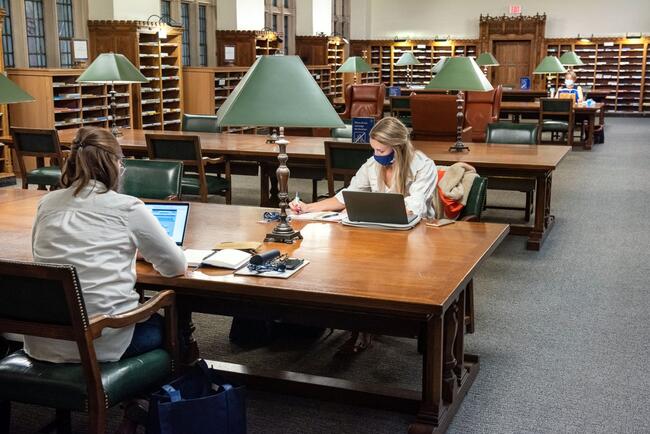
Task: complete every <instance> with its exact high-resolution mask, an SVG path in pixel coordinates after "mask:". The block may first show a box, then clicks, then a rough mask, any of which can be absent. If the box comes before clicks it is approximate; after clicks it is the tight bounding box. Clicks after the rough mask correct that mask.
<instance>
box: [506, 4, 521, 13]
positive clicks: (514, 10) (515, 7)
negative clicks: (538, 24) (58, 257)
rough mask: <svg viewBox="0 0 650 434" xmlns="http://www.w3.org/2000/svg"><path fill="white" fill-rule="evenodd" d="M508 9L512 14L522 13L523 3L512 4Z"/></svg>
mask: <svg viewBox="0 0 650 434" xmlns="http://www.w3.org/2000/svg"><path fill="white" fill-rule="evenodd" d="M508 11H509V13H510V14H512V15H521V5H510V6H509V7H508Z"/></svg>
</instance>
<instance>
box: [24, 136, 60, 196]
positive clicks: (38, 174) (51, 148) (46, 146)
mask: <svg viewBox="0 0 650 434" xmlns="http://www.w3.org/2000/svg"><path fill="white" fill-rule="evenodd" d="M11 135H12V137H13V148H14V152H15V153H16V160H18V167H19V168H20V177H21V179H22V185H23V188H25V189H26V188H28V187H29V184H36V185H38V188H39V190H44V189H45V186H50V188H52V187H53V188H56V187H58V185H59V182H60V181H61V167H62V165H63V161H64V154H63V152H62V151H61V144H60V143H59V136H58V134H57V132H56V130H42V129H36V128H12V129H11ZM25 157H35V158H36V166H37V167H36V169H33V170H30V171H27V168H26V165H25ZM46 158H49V159H50V165H49V166H45V159H46Z"/></svg>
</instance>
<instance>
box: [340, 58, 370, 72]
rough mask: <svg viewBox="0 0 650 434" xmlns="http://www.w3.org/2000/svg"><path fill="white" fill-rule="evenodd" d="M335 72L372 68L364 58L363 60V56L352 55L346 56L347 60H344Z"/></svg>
mask: <svg viewBox="0 0 650 434" xmlns="http://www.w3.org/2000/svg"><path fill="white" fill-rule="evenodd" d="M336 72H354V73H360V72H372V68H371V67H370V65H368V64H367V63H366V61H365V60H363V57H359V56H352V57H348V60H346V61H345V63H343V65H341V66H340V67H339V69H337V70H336Z"/></svg>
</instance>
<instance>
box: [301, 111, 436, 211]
mask: <svg viewBox="0 0 650 434" xmlns="http://www.w3.org/2000/svg"><path fill="white" fill-rule="evenodd" d="M370 146H372V148H373V150H374V155H373V156H372V157H370V158H369V159H368V161H366V162H365V163H364V164H363V166H361V168H359V170H358V171H357V173H356V175H355V176H354V177H353V178H352V181H351V182H350V185H349V186H348V187H347V188H346V190H348V191H371V192H380V193H400V194H403V195H404V204H405V205H406V210H407V212H409V213H413V214H418V215H420V216H422V217H428V218H433V217H435V212H434V209H433V204H432V201H431V198H432V197H433V194H434V191H435V188H436V183H437V181H438V173H437V170H436V165H435V163H434V162H433V161H432V160H431V159H429V158H428V157H427V156H426V155H424V154H423V153H422V152H420V151H417V150H415V148H414V147H413V144H412V143H411V139H410V137H409V131H408V128H406V126H404V124H403V123H401V122H400V121H399V120H398V119H396V118H394V117H386V118H383V119H381V120H380V121H379V122H377V124H375V126H374V128H373V129H372V130H371V131H370ZM290 206H291V209H292V210H293V211H294V212H296V213H303V212H317V211H342V210H343V209H345V201H344V199H343V192H342V191H340V192H339V193H338V194H337V195H336V196H334V197H330V198H328V199H325V200H322V201H320V202H314V203H309V204H307V203H304V202H300V201H293V202H291V203H290Z"/></svg>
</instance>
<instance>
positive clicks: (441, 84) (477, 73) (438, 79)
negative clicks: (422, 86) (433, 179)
mask: <svg viewBox="0 0 650 434" xmlns="http://www.w3.org/2000/svg"><path fill="white" fill-rule="evenodd" d="M426 89H442V90H456V91H458V95H457V96H456V110H457V113H456V122H457V124H456V143H455V144H454V146H452V147H450V148H449V151H450V152H462V151H463V150H465V149H467V150H469V148H468V147H467V146H465V144H464V143H463V139H462V132H463V118H464V115H463V106H464V104H465V101H464V98H463V97H464V93H463V92H464V91H469V90H471V91H478V92H487V91H489V90H492V89H493V87H492V85H491V84H490V82H489V81H488V80H487V78H485V75H483V72H482V71H481V68H479V66H478V65H477V64H476V62H475V61H474V59H472V58H471V57H464V56H454V57H449V58H448V59H447V60H446V61H445V64H444V67H443V68H441V69H440V72H439V73H437V74H436V76H435V77H433V78H432V79H431V81H430V82H429V84H427V85H426Z"/></svg>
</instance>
